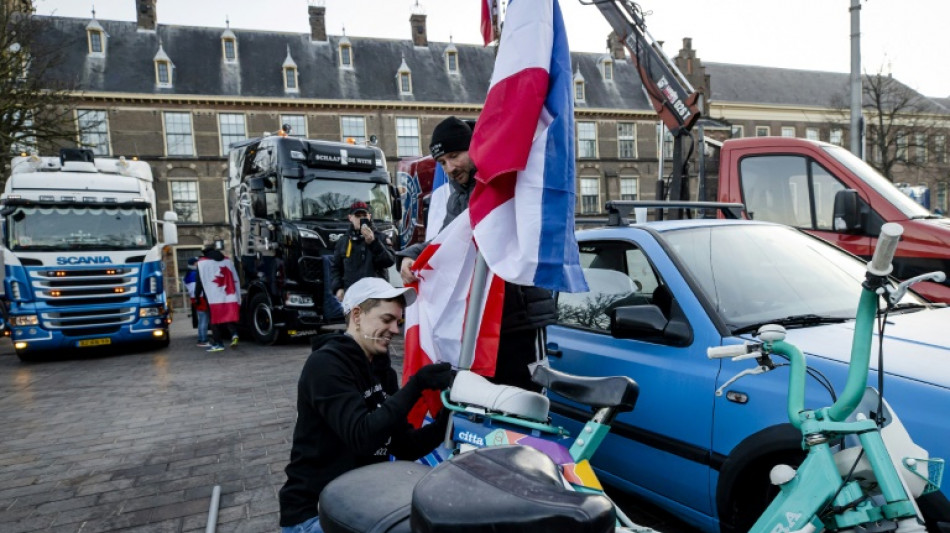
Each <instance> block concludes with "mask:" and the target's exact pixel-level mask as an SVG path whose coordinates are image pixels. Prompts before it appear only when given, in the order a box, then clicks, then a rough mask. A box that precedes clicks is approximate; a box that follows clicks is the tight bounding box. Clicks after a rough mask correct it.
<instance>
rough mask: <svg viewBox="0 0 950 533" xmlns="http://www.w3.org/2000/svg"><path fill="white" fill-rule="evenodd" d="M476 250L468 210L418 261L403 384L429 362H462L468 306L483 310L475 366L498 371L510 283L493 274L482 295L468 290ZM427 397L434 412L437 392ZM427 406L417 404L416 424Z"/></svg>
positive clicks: (487, 373)
mask: <svg viewBox="0 0 950 533" xmlns="http://www.w3.org/2000/svg"><path fill="white" fill-rule="evenodd" d="M476 255H477V252H476V250H475V244H474V241H473V240H472V228H471V222H470V221H469V217H468V211H467V210H466V211H463V212H462V213H461V214H460V215H459V216H458V217H456V218H455V220H453V221H452V223H451V224H449V225H448V226H447V227H446V228H445V229H444V230H442V232H440V233H439V234H438V236H436V238H435V240H433V241H432V242H431V243H430V244H429V246H427V247H426V248H425V250H423V251H422V254H420V255H419V257H418V258H417V259H416V261H415V263H414V264H413V270H414V271H415V272H416V275H417V276H418V278H419V281H418V282H417V283H416V284H415V288H416V292H417V293H418V297H417V298H416V302H415V303H414V304H412V305H410V306H409V307H408V308H407V309H406V336H405V339H406V340H405V357H404V359H403V384H405V382H406V381H407V380H408V379H409V377H410V376H412V374H415V372H416V371H417V370H418V369H419V368H421V367H423V366H425V365H427V364H429V363H434V362H442V361H444V362H448V363H452V365H453V366H454V367H456V368H457V367H458V364H459V356H460V354H461V349H462V331H463V324H464V323H465V317H466V315H467V313H468V312H469V309H481V310H482V313H481V319H480V322H479V326H478V342H477V343H476V345H475V359H474V361H472V366H471V370H472V372H475V373H477V374H481V375H484V376H493V375H495V361H496V359H497V354H498V336H499V332H500V330H501V311H502V307H503V305H504V298H505V283H504V281H503V280H501V279H500V278H498V277H497V276H494V275H491V274H490V273H489V276H488V280H487V281H486V284H485V293H484V295H483V297H482V300H481V301H476V302H472V301H471V299H470V297H469V294H470V292H471V287H472V279H473V273H474V269H475V259H476ZM425 400H426V402H425V403H426V405H427V406H428V410H429V411H430V412H431V413H437V412H438V410H439V408H440V407H441V406H442V403H441V401H440V400H439V398H438V394H435V395H426V396H425ZM425 411H426V409H425V408H421V407H420V406H418V405H417V408H416V410H414V412H413V414H411V415H410V421H412V422H413V423H416V424H417V423H418V422H420V421H421V420H422V416H423V415H424V414H425ZM417 425H418V424H417Z"/></svg>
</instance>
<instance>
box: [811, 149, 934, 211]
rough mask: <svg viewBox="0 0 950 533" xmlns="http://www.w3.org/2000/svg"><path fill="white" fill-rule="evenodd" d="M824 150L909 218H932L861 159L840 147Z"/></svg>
mask: <svg viewBox="0 0 950 533" xmlns="http://www.w3.org/2000/svg"><path fill="white" fill-rule="evenodd" d="M822 148H824V150H825V151H826V152H828V155H830V156H831V157H834V158H835V159H837V160H838V162H839V163H841V164H842V165H844V166H846V167H848V170H850V171H851V172H853V173H854V174H855V175H856V176H857V177H858V179H860V180H862V181H864V182H865V183H867V184H868V185H870V186H871V188H872V189H874V190H875V191H877V193H878V194H880V195H881V196H883V197H884V199H885V200H887V201H888V202H890V203H891V205H893V206H894V207H896V208H897V209H899V210H900V212H901V213H903V214H904V216H906V217H907V218H927V217H930V216H932V215H931V214H930V211H927V209H926V208H925V207H923V206H922V205H920V204H918V203H917V202H915V201H914V200H913V199H912V198H911V197H910V196H907V195H906V194H904V193H902V192H901V191H900V189H898V188H897V187H895V186H894V184H893V183H891V182H890V181H888V179H887V178H885V177H884V176H882V175H881V174H880V173H878V171H876V170H874V169H873V168H871V166H870V165H868V164H867V163H865V162H864V161H862V160H861V158H859V157H857V156H855V155H854V154H852V153H851V152H849V151H848V150H845V149H844V148H842V147H840V146H822Z"/></svg>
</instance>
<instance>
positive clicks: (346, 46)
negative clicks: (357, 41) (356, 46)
mask: <svg viewBox="0 0 950 533" xmlns="http://www.w3.org/2000/svg"><path fill="white" fill-rule="evenodd" d="M340 68H353V45H351V44H350V40H349V39H347V38H346V35H344V36H343V37H342V38H341V39H340Z"/></svg>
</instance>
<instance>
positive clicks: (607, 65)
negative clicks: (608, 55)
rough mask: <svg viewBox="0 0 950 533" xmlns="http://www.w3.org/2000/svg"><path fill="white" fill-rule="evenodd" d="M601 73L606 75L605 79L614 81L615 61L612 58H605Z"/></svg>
mask: <svg viewBox="0 0 950 533" xmlns="http://www.w3.org/2000/svg"><path fill="white" fill-rule="evenodd" d="M600 73H601V74H602V75H603V76H604V81H613V79H614V62H613V61H611V60H610V59H604V60H603V61H601V63H600Z"/></svg>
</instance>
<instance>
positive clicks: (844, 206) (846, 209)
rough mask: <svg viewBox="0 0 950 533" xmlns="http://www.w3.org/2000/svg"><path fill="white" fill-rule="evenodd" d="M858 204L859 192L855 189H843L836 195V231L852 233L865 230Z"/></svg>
mask: <svg viewBox="0 0 950 533" xmlns="http://www.w3.org/2000/svg"><path fill="white" fill-rule="evenodd" d="M858 204H859V198H858V191H856V190H854V189H843V190H840V191H838V192H836V193H835V205H834V229H835V231H842V232H851V231H858V230H861V229H864V225H863V224H862V223H861V212H860V208H859V205H858Z"/></svg>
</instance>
